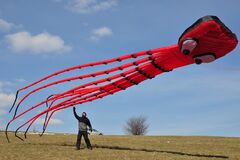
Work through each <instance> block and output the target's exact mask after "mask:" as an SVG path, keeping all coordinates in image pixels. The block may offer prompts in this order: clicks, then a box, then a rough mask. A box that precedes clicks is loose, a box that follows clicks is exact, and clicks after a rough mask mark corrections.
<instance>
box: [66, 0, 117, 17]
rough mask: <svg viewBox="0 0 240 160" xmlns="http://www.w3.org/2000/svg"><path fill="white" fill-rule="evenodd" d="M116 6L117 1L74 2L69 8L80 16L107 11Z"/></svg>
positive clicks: (89, 0)
mask: <svg viewBox="0 0 240 160" xmlns="http://www.w3.org/2000/svg"><path fill="white" fill-rule="evenodd" d="M116 5H117V1H116V0H73V1H71V2H70V3H69V4H68V6H67V8H68V9H69V10H71V11H73V12H76V13H79V14H88V13H94V12H98V11H103V10H107V9H110V8H112V7H114V6H116Z"/></svg>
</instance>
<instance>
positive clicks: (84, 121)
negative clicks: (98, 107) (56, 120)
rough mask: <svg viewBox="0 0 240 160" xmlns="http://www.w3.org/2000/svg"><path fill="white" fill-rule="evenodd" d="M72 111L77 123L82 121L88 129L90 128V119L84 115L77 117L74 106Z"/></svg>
mask: <svg viewBox="0 0 240 160" xmlns="http://www.w3.org/2000/svg"><path fill="white" fill-rule="evenodd" d="M73 113H74V116H75V117H76V119H77V120H78V123H79V124H80V122H81V123H84V124H86V125H87V126H88V127H89V129H90V130H92V125H91V122H90V120H89V119H88V118H87V117H84V116H82V117H79V116H78V115H77V113H76V110H75V109H74V108H73ZM79 129H80V128H79Z"/></svg>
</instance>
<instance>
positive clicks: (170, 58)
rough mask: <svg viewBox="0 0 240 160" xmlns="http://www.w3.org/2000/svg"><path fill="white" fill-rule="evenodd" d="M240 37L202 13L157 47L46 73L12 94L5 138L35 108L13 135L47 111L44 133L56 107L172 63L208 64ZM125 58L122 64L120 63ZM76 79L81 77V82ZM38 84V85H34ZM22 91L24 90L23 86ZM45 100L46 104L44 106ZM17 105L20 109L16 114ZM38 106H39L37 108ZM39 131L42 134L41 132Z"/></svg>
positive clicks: (98, 95)
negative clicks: (58, 88)
mask: <svg viewBox="0 0 240 160" xmlns="http://www.w3.org/2000/svg"><path fill="white" fill-rule="evenodd" d="M237 43H238V40H237V37H236V36H235V34H234V33H232V32H231V31H230V30H229V29H228V28H227V27H226V26H225V25H224V24H223V23H222V22H221V21H220V20H219V19H218V17H216V16H205V17H202V18H200V19H199V20H197V21H196V22H195V23H194V24H193V25H191V26H190V27H189V28H187V29H186V30H185V31H184V32H183V34H182V35H181V36H180V38H179V40H178V43H177V44H174V45H171V46H168V47H162V48H157V49H151V50H146V51H141V52H137V53H132V54H129V55H126V56H121V57H118V58H113V59H109V60H103V61H99V62H93V63H89V64H83V65H79V66H74V67H71V68H67V69H64V70H61V71H58V72H56V73H53V74H50V75H48V76H46V77H44V78H42V79H40V80H38V81H36V82H33V83H32V84H29V85H27V86H25V87H23V88H20V89H19V90H18V91H17V93H16V98H15V101H14V103H13V106H12V107H11V109H10V111H9V112H11V111H13V109H15V111H14V115H13V118H12V119H11V120H10V121H9V123H8V124H7V127H6V137H7V139H8V141H9V138H8V134H7V133H8V127H9V125H10V124H11V123H13V122H14V121H16V120H17V119H19V118H20V117H22V116H23V115H26V114H27V113H29V112H31V111H33V110H36V109H37V108H38V109H42V108H43V109H42V111H41V112H40V113H38V114H37V115H35V116H34V117H32V118H29V119H28V120H27V121H26V122H24V123H23V124H22V125H20V126H19V127H18V128H17V130H16V131H15V136H16V137H18V138H20V139H21V140H23V138H21V137H20V136H18V135H17V132H18V131H19V130H20V129H22V128H23V127H26V131H25V134H24V135H25V138H26V134H27V132H28V130H29V128H30V127H31V126H32V124H33V123H34V122H35V121H36V120H37V119H38V118H39V117H41V116H44V115H45V123H44V125H43V132H42V134H43V133H44V131H45V130H46V127H47V126H48V124H49V121H50V119H51V117H52V116H53V115H54V113H55V112H57V111H59V110H62V109H66V108H69V107H73V106H75V105H79V104H83V103H87V102H91V101H94V100H97V99H100V98H103V97H106V96H108V95H112V94H114V93H116V92H119V91H122V90H125V89H127V88H129V87H131V86H133V85H138V84H139V83H141V82H143V81H145V80H147V79H152V78H154V77H155V76H157V75H159V74H161V73H164V72H169V71H172V70H173V69H175V68H179V67H182V66H186V65H190V64H194V63H195V64H202V63H209V62H212V61H214V60H216V59H218V58H221V57H223V56H225V55H226V54H228V53H229V52H230V51H232V50H233V49H234V48H235V47H236V46H237ZM124 62H125V63H124ZM113 63H119V65H117V66H116V67H111V68H109V69H106V70H102V71H97V72H94V73H89V74H83V75H79V76H74V77H68V78H64V79H59V80H57V81H51V82H50V83H47V84H46V83H45V84H43V82H45V81H46V80H48V81H49V80H51V79H52V78H54V77H58V76H59V75H60V74H63V73H65V72H71V71H73V70H80V69H83V68H86V67H93V66H100V65H107V66H109V64H113ZM83 79H90V80H88V81H89V82H88V83H83V84H82V85H78V86H75V87H74V88H71V89H69V90H66V91H64V92H62V93H55V94H52V95H50V96H49V97H48V98H46V99H44V100H42V101H40V102H39V103H38V104H35V105H33V106H26V105H22V104H23V102H25V101H26V100H27V99H28V98H30V97H31V95H33V94H35V93H36V92H39V91H40V90H44V89H46V88H48V87H53V86H54V85H60V84H63V83H67V82H71V81H81V80H83ZM79 83H80V82H79ZM36 86H37V87H36ZM24 90H28V92H27V93H26V94H25V95H22V98H21V99H19V100H17V99H18V95H19V93H20V92H22V91H24ZM25 92H26V91H25ZM45 105H47V108H45ZM19 107H21V108H24V110H23V111H22V112H21V113H18V109H19ZM41 107H42V108H41ZM42 134H41V135H42Z"/></svg>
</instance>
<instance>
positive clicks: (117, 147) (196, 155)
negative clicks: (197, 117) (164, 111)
mask: <svg viewBox="0 0 240 160" xmlns="http://www.w3.org/2000/svg"><path fill="white" fill-rule="evenodd" d="M29 144H30V145H52V146H68V147H75V145H74V144H69V143H61V144H59V143H50V144H48V143H39V144H33V143H29ZM82 146H84V145H82ZM92 147H93V148H103V149H112V150H125V151H142V152H155V153H156V152H157V153H168V154H175V155H181V156H191V157H205V158H223V159H228V158H229V157H228V156H224V155H208V154H192V153H184V152H177V151H166V150H155V149H145V148H129V147H120V146H106V145H97V144H94V145H92Z"/></svg>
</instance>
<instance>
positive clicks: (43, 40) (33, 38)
mask: <svg viewBox="0 0 240 160" xmlns="http://www.w3.org/2000/svg"><path fill="white" fill-rule="evenodd" d="M6 40H7V42H8V44H9V46H10V48H11V49H13V50H14V51H16V52H18V53H24V52H29V53H31V54H47V53H63V52H66V51H69V50H71V47H70V46H67V45H66V44H65V42H64V40H62V39H61V37H59V36H56V35H51V34H49V33H47V32H43V33H40V34H38V35H31V33H29V32H18V33H15V34H10V35H7V36H6Z"/></svg>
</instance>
